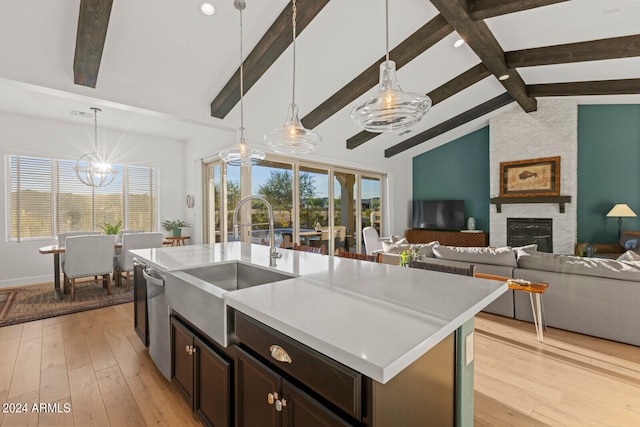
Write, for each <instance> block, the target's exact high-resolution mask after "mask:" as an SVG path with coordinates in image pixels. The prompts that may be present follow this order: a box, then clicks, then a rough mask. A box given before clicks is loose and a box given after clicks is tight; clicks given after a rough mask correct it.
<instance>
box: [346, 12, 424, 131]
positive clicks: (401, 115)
mask: <svg viewBox="0 0 640 427" xmlns="http://www.w3.org/2000/svg"><path fill="white" fill-rule="evenodd" d="M385 6H386V10H385V17H386V42H387V43H386V51H387V56H386V60H385V61H384V62H383V63H382V64H380V84H379V86H378V93H377V94H376V96H374V97H372V98H371V99H369V100H368V101H364V102H362V103H360V104H358V105H357V106H356V107H355V108H354V109H353V110H352V111H351V118H352V119H353V120H354V121H355V122H356V123H357V124H358V125H360V127H362V128H363V129H364V130H366V131H369V132H392V131H396V130H401V129H406V128H409V127H411V126H413V125H415V124H416V123H418V122H419V121H420V120H422V118H423V117H424V115H425V114H426V113H427V111H429V108H431V98H429V97H428V96H426V95H422V94H419V93H411V92H404V91H403V90H402V88H400V85H399V84H398V78H397V76H396V63H395V62H394V61H390V60H389V0H385Z"/></svg>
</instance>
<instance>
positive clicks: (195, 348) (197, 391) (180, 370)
mask: <svg viewBox="0 0 640 427" xmlns="http://www.w3.org/2000/svg"><path fill="white" fill-rule="evenodd" d="M221 353H223V352H222V351H216V350H214V348H213V346H211V345H209V344H208V343H207V342H205V341H204V340H203V339H201V338H200V337H199V336H198V335H197V334H196V333H194V332H193V331H192V330H191V329H190V328H189V327H188V326H187V325H185V324H183V323H182V322H181V321H180V320H178V319H177V318H175V317H172V318H171V376H172V380H173V382H174V383H175V384H176V385H177V386H178V389H179V390H180V391H181V392H182V393H183V395H184V397H185V399H186V400H187V402H188V403H189V404H190V406H191V408H192V410H193V411H194V412H196V413H197V414H198V416H199V417H200V419H202V421H203V422H204V423H205V424H206V425H210V426H215V427H229V426H231V422H232V411H231V396H232V391H233V390H232V387H231V383H232V363H231V361H230V360H229V358H228V357H226V356H225V355H224V354H221Z"/></svg>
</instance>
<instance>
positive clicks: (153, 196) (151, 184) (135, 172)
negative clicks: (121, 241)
mask: <svg viewBox="0 0 640 427" xmlns="http://www.w3.org/2000/svg"><path fill="white" fill-rule="evenodd" d="M157 176H158V175H157V173H156V170H155V168H148V167H142V166H129V167H128V174H127V188H128V192H127V210H128V212H127V226H126V228H127V229H130V230H144V231H155V230H157V229H158V223H157V221H158V220H157V218H158V210H157V206H158V202H157V199H158V194H157V193H158V181H157ZM116 180H117V179H116Z"/></svg>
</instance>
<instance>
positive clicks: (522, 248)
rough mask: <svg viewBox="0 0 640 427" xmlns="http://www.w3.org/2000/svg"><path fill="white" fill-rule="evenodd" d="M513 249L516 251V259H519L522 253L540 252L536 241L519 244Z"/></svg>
mask: <svg viewBox="0 0 640 427" xmlns="http://www.w3.org/2000/svg"><path fill="white" fill-rule="evenodd" d="M513 250H514V251H515V252H516V259H517V258H520V256H522V255H527V254H531V253H534V252H538V244H537V243H534V244H532V245H525V246H517V247H515V248H513Z"/></svg>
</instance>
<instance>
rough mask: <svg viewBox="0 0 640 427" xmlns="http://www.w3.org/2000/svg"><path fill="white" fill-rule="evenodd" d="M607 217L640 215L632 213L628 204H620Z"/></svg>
mask: <svg viewBox="0 0 640 427" xmlns="http://www.w3.org/2000/svg"><path fill="white" fill-rule="evenodd" d="M607 216H613V217H618V218H620V217H636V216H638V215H636V213H635V212H634V211H632V210H631V208H630V207H629V205H627V204H626V203H618V204H617V205H615V206H614V207H613V208H611V210H610V211H609V213H608V214H607Z"/></svg>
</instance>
